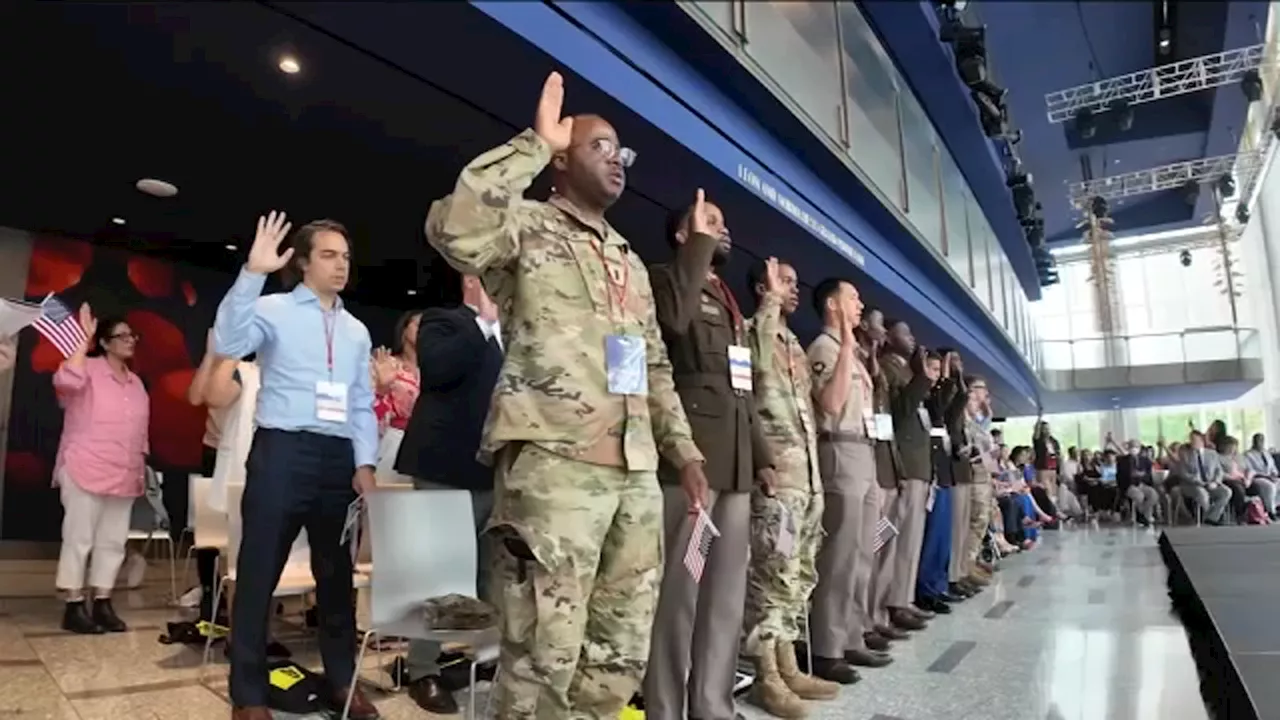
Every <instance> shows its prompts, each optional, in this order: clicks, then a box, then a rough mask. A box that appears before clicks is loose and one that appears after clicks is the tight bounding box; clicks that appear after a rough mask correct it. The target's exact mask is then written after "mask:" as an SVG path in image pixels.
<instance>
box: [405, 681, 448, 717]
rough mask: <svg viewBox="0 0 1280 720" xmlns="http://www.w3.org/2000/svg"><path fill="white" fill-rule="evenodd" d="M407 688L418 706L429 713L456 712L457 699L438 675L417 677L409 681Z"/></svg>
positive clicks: (445, 713) (446, 713) (443, 713)
mask: <svg viewBox="0 0 1280 720" xmlns="http://www.w3.org/2000/svg"><path fill="white" fill-rule="evenodd" d="M407 690H408V692H409V697H410V698H413V701H414V702H415V703H417V704H418V707H420V708H422V709H423V710H426V711H427V712H429V713H434V714H436V715H456V714H457V712H458V701H457V700H455V699H454V698H453V693H452V692H450V691H449V688H447V687H445V684H444V681H443V680H441V679H440V676H439V675H427V676H426V677H421V678H418V679H417V680H414V681H413V682H411V683H409V685H408V687H407Z"/></svg>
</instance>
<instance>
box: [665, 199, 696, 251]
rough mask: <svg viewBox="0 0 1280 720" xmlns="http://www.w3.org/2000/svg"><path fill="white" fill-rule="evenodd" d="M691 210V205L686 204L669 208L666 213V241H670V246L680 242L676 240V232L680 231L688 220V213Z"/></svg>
mask: <svg viewBox="0 0 1280 720" xmlns="http://www.w3.org/2000/svg"><path fill="white" fill-rule="evenodd" d="M692 210H693V206H692V205H687V206H685V207H683V208H681V209H679V210H671V211H669V212H668V213H667V225H666V231H667V242H669V243H671V247H676V246H678V245H679V244H680V241H679V240H676V233H678V232H680V229H681V228H682V227H684V225H685V223H687V222H689V213H690V212H691V211H692Z"/></svg>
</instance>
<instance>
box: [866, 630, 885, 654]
mask: <svg viewBox="0 0 1280 720" xmlns="http://www.w3.org/2000/svg"><path fill="white" fill-rule="evenodd" d="M862 642H864V643H866V645H867V649H868V650H875V651H876V652H887V651H888V650H889V638H887V637H885V636H883V635H881V634H880V633H878V632H867V633H863V634H862Z"/></svg>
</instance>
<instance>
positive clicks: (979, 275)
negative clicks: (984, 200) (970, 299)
mask: <svg viewBox="0 0 1280 720" xmlns="http://www.w3.org/2000/svg"><path fill="white" fill-rule="evenodd" d="M974 210H975V212H977V216H978V232H977V233H976V234H974V233H970V236H971V237H970V242H972V244H973V292H974V293H975V294H976V295H977V296H978V300H980V301H981V302H982V305H983V307H985V308H987V309H988V310H990V309H991V258H990V252H991V241H992V240H993V238H992V237H991V227H990V225H988V224H987V219H986V217H984V216H983V215H982V213H981V212H978V207H977V205H976V204H975V205H974ZM969 219H970V220H973V215H970V216H969Z"/></svg>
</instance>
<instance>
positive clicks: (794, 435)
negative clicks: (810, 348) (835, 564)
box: [743, 259, 840, 717]
mask: <svg viewBox="0 0 1280 720" xmlns="http://www.w3.org/2000/svg"><path fill="white" fill-rule="evenodd" d="M749 279H750V284H751V287H753V288H754V289H755V291H756V296H757V298H758V299H759V303H760V305H759V308H758V309H757V310H756V314H755V317H753V318H751V320H750V321H748V324H747V339H748V343H749V345H750V347H751V364H752V370H753V372H754V376H755V383H754V384H755V394H756V407H757V409H758V411H759V414H760V420H761V425H762V427H763V429H764V435H765V437H766V438H767V439H768V440H769V442H770V444H771V445H772V446H773V455H774V464H775V466H776V472H775V475H776V479H775V483H774V487H773V488H772V494H771V495H770V494H769V493H768V492H766V491H767V490H769V489H768V488H757V489H756V490H755V492H753V493H752V496H751V565H750V569H749V571H748V573H747V602H746V613H745V616H744V618H743V632H744V637H745V641H744V643H743V644H744V648H743V650H744V653H743V654H745V655H747V656H748V657H751V658H753V660H754V661H755V665H756V682H755V684H754V685H753V686H752V689H751V693H752V697H751V700H752V701H753V702H754V703H756V704H757V705H759V706H760V707H762V708H764V709H765V710H766V711H768V712H769V713H771V714H773V715H775V716H777V717H803V716H804V714H805V706H804V703H803V702H802V700H830V699H832V698H834V697H835V696H836V694H837V693H838V692H839V689H840V688H839V686H838V685H837V684H835V683H833V682H829V681H826V680H820V679H818V678H815V677H811V676H809V675H805V674H801V672H800V669H799V667H797V664H796V654H795V642H796V641H797V640H799V639H800V638H801V634H800V628H801V623H803V622H806V620H805V616H806V615H807V614H808V612H809V595H810V594H811V593H812V592H813V588H814V586H815V585H816V584H817V582H818V573H817V568H816V560H817V556H818V546H819V545H820V544H821V542H822V509H823V501H822V477H821V475H819V470H818V445H817V442H818V432H817V421H816V420H815V419H814V416H813V405H812V404H811V402H812V401H811V399H810V394H811V393H812V392H813V379H812V378H811V377H810V375H809V362H808V358H807V357H806V356H805V351H804V348H803V347H802V346H801V345H800V341H799V340H798V339H797V338H796V336H795V333H793V332H791V329H790V328H788V327H787V322H786V317H788V316H790V315H791V314H792V313H793V312H795V310H796V306H797V305H798V304H799V302H800V294H799V292H798V288H797V281H796V271H795V269H794V268H792V267H791V266H790V265H786V264H782V263H779V262H778V261H776V260H773V259H770V260H768V261H766V262H765V263H763V264H762V265H760V266H758V267H756V268H755V269H753V271H752V273H751V276H750V278H749Z"/></svg>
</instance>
